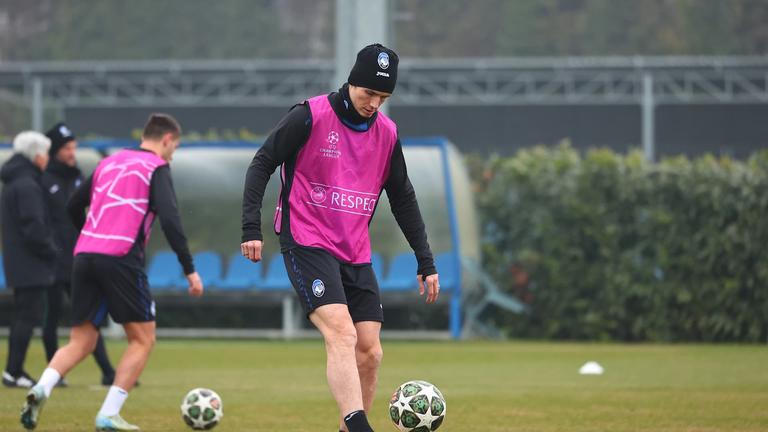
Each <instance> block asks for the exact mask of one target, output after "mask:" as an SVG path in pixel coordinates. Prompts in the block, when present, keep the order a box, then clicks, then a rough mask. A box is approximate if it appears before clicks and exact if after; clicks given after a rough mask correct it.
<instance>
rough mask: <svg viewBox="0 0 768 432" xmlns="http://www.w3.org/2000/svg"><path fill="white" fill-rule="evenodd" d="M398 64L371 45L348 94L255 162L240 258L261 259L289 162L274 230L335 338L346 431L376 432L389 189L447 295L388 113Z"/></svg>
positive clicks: (306, 111)
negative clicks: (274, 185) (373, 414)
mask: <svg viewBox="0 0 768 432" xmlns="http://www.w3.org/2000/svg"><path fill="white" fill-rule="evenodd" d="M397 66H398V57H397V54H395V53H394V51H392V50H390V49H388V48H386V47H384V46H382V45H379V44H374V45H369V46H367V47H365V48H363V49H362V50H361V51H360V52H359V53H358V55H357V60H356V62H355V65H354V66H353V68H352V71H351V72H350V74H349V78H348V80H347V81H348V82H347V83H346V84H344V85H343V86H342V87H341V88H340V89H339V91H338V92H334V93H331V94H328V95H321V96H316V97H313V98H310V99H309V100H307V101H305V102H303V103H301V104H298V105H295V106H294V107H293V108H292V109H291V110H290V111H289V112H288V114H287V115H286V116H285V117H284V118H283V119H282V120H280V122H279V123H278V124H277V126H276V127H275V129H274V130H273V131H272V132H271V133H270V135H269V137H268V138H267V140H266V142H265V143H264V146H262V148H261V149H260V150H259V151H258V152H257V154H256V156H255V157H254V158H253V161H252V162H251V165H250V167H249V168H248V172H247V174H246V180H245V191H244V195H243V216H242V217H243V237H242V244H241V251H242V253H243V255H244V256H245V257H247V258H248V259H250V260H252V261H254V262H256V261H259V260H261V254H262V240H263V236H262V232H261V206H262V200H263V196H264V191H265V189H266V185H267V182H268V181H269V178H270V175H271V174H272V173H273V172H274V171H275V169H276V168H277V167H278V166H280V167H281V180H282V190H281V193H280V198H279V199H278V208H277V212H276V214H275V231H276V232H277V233H278V234H279V236H280V246H281V251H282V253H283V259H284V261H285V266H286V269H287V272H288V276H289V278H290V280H291V283H292V284H293V287H294V289H295V290H296V293H297V295H298V297H299V303H300V304H301V305H302V307H303V308H304V311H305V312H306V314H307V317H308V318H309V320H310V321H312V323H313V324H314V325H315V326H316V327H317V328H318V330H320V332H321V333H322V335H323V338H324V340H325V347H326V354H327V378H328V384H329V386H330V388H331V393H332V394H333V396H334V398H335V400H336V403H337V404H338V407H339V412H340V415H341V421H340V429H341V430H342V431H349V432H368V431H372V429H371V427H370V425H369V424H368V420H367V417H366V413H367V412H368V411H369V410H370V408H371V405H372V403H373V397H374V393H375V390H376V381H377V373H378V369H379V365H380V363H381V358H382V355H383V351H382V347H381V341H380V337H379V335H380V331H381V324H382V322H383V321H384V313H383V309H382V305H381V298H380V295H379V286H378V283H377V281H376V275H375V274H374V272H373V269H372V267H371V245H370V239H369V235H368V225H369V224H370V222H371V219H372V218H373V214H374V212H375V211H376V206H377V204H378V202H379V199H380V198H381V194H382V192H383V191H386V192H387V197H388V198H389V201H390V206H391V208H392V212H393V214H394V216H395V219H396V220H397V222H398V225H399V226H400V228H401V230H402V231H403V234H405V237H406V239H407V240H408V243H409V244H410V245H411V247H412V248H413V250H414V252H415V254H416V259H417V262H418V269H417V274H416V275H414V286H415V285H416V282H417V281H418V286H419V290H420V293H421V294H422V295H423V294H424V293H425V292H426V294H427V302H428V303H433V302H434V301H435V300H437V296H438V292H439V283H438V275H437V271H436V269H435V265H434V261H433V258H432V252H431V251H430V248H429V244H428V242H427V234H426V230H425V227H424V221H423V219H422V216H421V212H420V211H419V205H418V203H417V201H416V194H415V192H414V190H413V186H412V185H411V182H410V180H409V179H408V173H407V170H406V165H405V159H404V157H403V150H402V147H401V145H400V139H399V137H398V133H397V126H396V125H395V123H394V122H393V121H392V120H391V119H390V118H389V117H387V116H386V115H384V114H383V113H381V112H379V111H378V110H379V108H380V107H381V106H382V104H383V103H384V102H385V101H386V100H387V98H389V97H390V96H391V94H392V92H393V91H394V89H395V83H396V81H397Z"/></svg>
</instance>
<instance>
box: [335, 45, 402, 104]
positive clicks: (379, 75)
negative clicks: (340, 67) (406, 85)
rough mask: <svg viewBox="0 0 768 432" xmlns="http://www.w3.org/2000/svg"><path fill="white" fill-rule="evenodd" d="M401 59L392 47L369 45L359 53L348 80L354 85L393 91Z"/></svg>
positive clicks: (385, 91) (386, 91)
mask: <svg viewBox="0 0 768 432" xmlns="http://www.w3.org/2000/svg"><path fill="white" fill-rule="evenodd" d="M399 61H400V60H399V59H398V57H397V54H395V52H394V51H392V50H391V49H389V48H387V47H385V46H383V45H381V44H373V45H368V46H367V47H365V48H363V49H361V50H360V52H359V53H357V60H355V65H354V66H352V71H350V72H349V78H347V82H348V83H349V84H351V85H353V86H358V87H365V88H368V89H371V90H376V91H380V92H384V93H392V92H393V91H394V90H395V83H396V82H397V64H398V62H399Z"/></svg>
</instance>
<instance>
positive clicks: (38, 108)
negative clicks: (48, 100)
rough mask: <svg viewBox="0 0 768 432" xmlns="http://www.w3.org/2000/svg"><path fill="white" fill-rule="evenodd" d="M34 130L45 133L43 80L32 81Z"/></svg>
mask: <svg viewBox="0 0 768 432" xmlns="http://www.w3.org/2000/svg"><path fill="white" fill-rule="evenodd" d="M32 130H35V131H38V132H42V131H43V79H42V78H40V77H35V78H33V79H32Z"/></svg>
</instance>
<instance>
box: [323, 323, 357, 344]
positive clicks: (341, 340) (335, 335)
mask: <svg viewBox="0 0 768 432" xmlns="http://www.w3.org/2000/svg"><path fill="white" fill-rule="evenodd" d="M323 336H324V339H325V344H326V346H328V348H329V349H350V350H351V349H354V348H355V345H357V332H356V331H355V327H354V326H353V325H352V324H351V323H350V325H340V326H338V327H335V328H332V329H331V330H330V331H328V332H327V334H324V335H323Z"/></svg>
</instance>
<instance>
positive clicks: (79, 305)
mask: <svg viewBox="0 0 768 432" xmlns="http://www.w3.org/2000/svg"><path fill="white" fill-rule="evenodd" d="M107 313H109V315H110V316H111V317H112V320H113V321H115V322H116V323H121V324H122V323H127V322H147V321H154V320H155V302H154V300H152V295H151V294H150V293H149V284H148V283H147V275H146V273H144V269H142V268H137V267H135V266H130V265H127V264H125V263H123V262H121V261H120V258H117V257H111V256H107V255H97V254H81V255H77V256H75V260H74V264H73V268H72V322H73V323H74V324H82V323H84V322H86V321H90V322H91V323H93V325H95V326H96V327H98V326H100V325H101V324H102V323H103V322H104V320H105V319H106V317H107Z"/></svg>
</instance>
